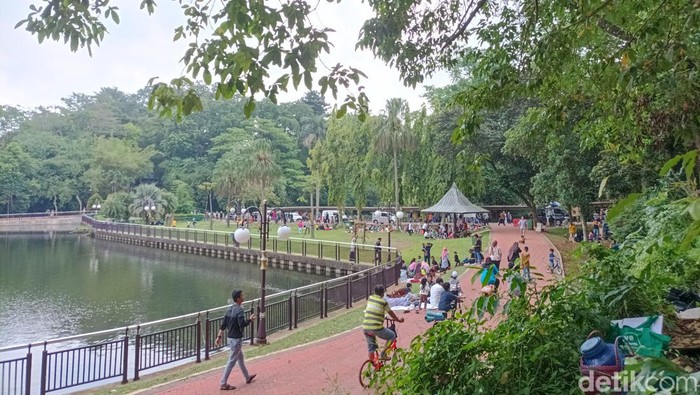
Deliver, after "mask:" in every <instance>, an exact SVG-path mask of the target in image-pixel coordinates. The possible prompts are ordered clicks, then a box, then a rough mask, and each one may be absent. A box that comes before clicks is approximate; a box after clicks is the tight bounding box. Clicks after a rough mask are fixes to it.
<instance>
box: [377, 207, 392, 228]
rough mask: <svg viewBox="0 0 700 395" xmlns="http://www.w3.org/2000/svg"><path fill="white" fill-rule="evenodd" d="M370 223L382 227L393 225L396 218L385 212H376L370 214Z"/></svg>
mask: <svg viewBox="0 0 700 395" xmlns="http://www.w3.org/2000/svg"><path fill="white" fill-rule="evenodd" d="M372 222H374V223H375V224H382V225H386V224H393V223H395V222H396V216H395V215H392V214H389V213H388V212H386V211H379V210H377V211H375V212H373V213H372Z"/></svg>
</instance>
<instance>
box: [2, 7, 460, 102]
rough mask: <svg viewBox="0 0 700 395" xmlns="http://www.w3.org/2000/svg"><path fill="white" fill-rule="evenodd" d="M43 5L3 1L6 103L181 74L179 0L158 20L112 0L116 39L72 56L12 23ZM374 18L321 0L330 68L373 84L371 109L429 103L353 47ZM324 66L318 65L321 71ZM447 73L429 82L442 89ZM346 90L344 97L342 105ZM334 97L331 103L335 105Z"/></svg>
mask: <svg viewBox="0 0 700 395" xmlns="http://www.w3.org/2000/svg"><path fill="white" fill-rule="evenodd" d="M32 3H38V1H37V0H13V1H2V2H0V37H2V41H1V42H0V104H8V105H20V106H24V107H36V106H40V105H44V106H50V105H58V104H61V100H60V99H61V98H63V97H67V96H70V95H71V94H72V93H74V92H75V93H85V94H92V93H94V92H96V91H98V90H99V89H100V88H102V87H117V88H119V89H121V90H123V91H125V92H129V93H132V92H135V91H136V90H138V89H140V88H142V87H143V86H144V85H145V84H146V83H147V81H148V79H150V78H151V77H155V76H158V77H159V78H160V79H161V80H165V81H168V80H170V79H171V78H173V77H177V76H180V75H181V73H183V66H182V63H180V58H181V57H182V54H183V53H184V48H185V46H186V44H185V42H184V41H178V42H177V43H174V42H173V41H172V36H173V29H174V28H175V27H177V26H179V22H181V21H182V16H181V14H180V10H179V7H178V5H177V2H169V1H163V2H159V5H158V7H157V8H156V12H155V13H154V15H152V16H149V15H148V14H147V13H146V12H145V11H144V10H139V9H138V3H139V2H137V1H134V0H122V1H117V2H113V3H116V4H117V5H119V6H120V17H121V24H120V25H117V26H110V34H108V35H106V36H105V40H104V42H103V43H102V45H101V46H100V47H97V48H93V57H90V56H88V54H87V51H85V50H80V51H79V52H77V53H73V52H71V51H70V49H69V47H68V45H65V44H63V43H62V42H60V43H56V42H53V41H45V42H44V43H43V44H38V42H37V40H36V37H35V36H32V35H30V34H29V33H28V32H26V31H25V30H23V29H22V28H20V29H14V25H15V24H16V23H17V22H18V21H19V20H20V19H23V18H24V17H25V16H26V15H27V13H28V7H29V5H30V4H32ZM370 15H371V12H370V9H369V7H368V6H367V4H364V3H360V2H357V1H344V2H341V3H340V4H337V3H328V2H325V1H321V2H319V8H318V10H317V12H316V20H312V22H313V23H314V24H316V23H318V24H319V25H321V24H322V25H324V26H326V27H330V28H332V29H334V30H336V33H332V35H331V41H332V42H333V43H334V45H335V48H333V49H332V52H331V54H330V55H326V56H324V57H323V59H322V60H323V62H324V63H325V65H326V66H328V67H332V66H334V65H335V64H336V63H341V64H343V65H347V66H352V67H356V68H359V69H360V70H362V71H363V72H365V73H366V74H367V76H368V79H367V80H365V81H363V82H362V83H363V85H364V86H365V87H366V92H367V95H368V96H369V98H370V100H371V103H370V107H371V109H372V110H373V111H377V110H379V109H381V108H383V107H384V103H385V102H386V100H387V99H389V98H392V97H403V98H405V99H407V100H408V101H409V104H410V105H411V108H413V109H417V108H419V107H420V105H421V104H422V103H423V100H422V99H421V98H420V94H421V93H422V89H420V88H419V89H418V90H413V89H411V88H407V87H404V86H403V85H402V84H401V82H400V81H399V78H398V72H397V71H395V70H393V69H391V68H389V67H388V66H386V65H384V64H383V63H382V62H380V61H378V60H375V59H374V58H373V56H372V54H371V53H370V52H368V51H362V52H356V51H355V42H356V41H357V36H358V32H359V29H360V27H361V26H362V23H363V22H364V21H365V20H366V19H367V18H368V17H369V16H370ZM322 67H323V65H320V70H321V71H323V69H322ZM445 83H447V77H446V75H445V74H439V75H438V76H437V77H436V78H434V79H432V80H430V81H429V82H428V84H435V85H444V84H445ZM302 94H303V92H301V91H299V92H295V91H293V90H292V91H290V93H288V94H285V95H282V96H281V97H280V100H281V101H290V100H296V99H297V98H299V97H300V96H301V95H302ZM344 96H345V93H340V94H339V96H338V98H339V99H340V100H342V99H343V98H344ZM330 99H331V98H330V96H328V98H327V100H328V101H330Z"/></svg>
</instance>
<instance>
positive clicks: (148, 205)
mask: <svg viewBox="0 0 700 395" xmlns="http://www.w3.org/2000/svg"><path fill="white" fill-rule="evenodd" d="M143 209H144V210H145V211H146V225H149V224H150V223H149V222H148V217H149V213H151V212H152V213H153V217H154V218H155V215H156V205H155V204H153V201H152V200H150V199H149V200H148V203H146V205H145V206H143Z"/></svg>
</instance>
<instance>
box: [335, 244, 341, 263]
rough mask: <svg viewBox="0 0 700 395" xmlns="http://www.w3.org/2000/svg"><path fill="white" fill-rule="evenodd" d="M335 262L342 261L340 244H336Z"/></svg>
mask: <svg viewBox="0 0 700 395" xmlns="http://www.w3.org/2000/svg"><path fill="white" fill-rule="evenodd" d="M335 260H336V261H339V260H340V244H338V243H335Z"/></svg>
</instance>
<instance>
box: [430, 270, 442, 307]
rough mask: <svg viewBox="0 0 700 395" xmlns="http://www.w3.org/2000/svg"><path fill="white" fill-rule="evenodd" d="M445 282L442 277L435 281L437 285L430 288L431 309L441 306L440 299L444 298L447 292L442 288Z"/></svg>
mask: <svg viewBox="0 0 700 395" xmlns="http://www.w3.org/2000/svg"><path fill="white" fill-rule="evenodd" d="M443 282H444V280H443V279H442V277H438V278H437V280H435V284H434V285H433V286H432V287H430V301H429V302H430V303H428V308H429V309H437V307H438V304H440V297H441V296H442V293H443V292H445V289H444V288H443V287H442V283H443Z"/></svg>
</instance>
